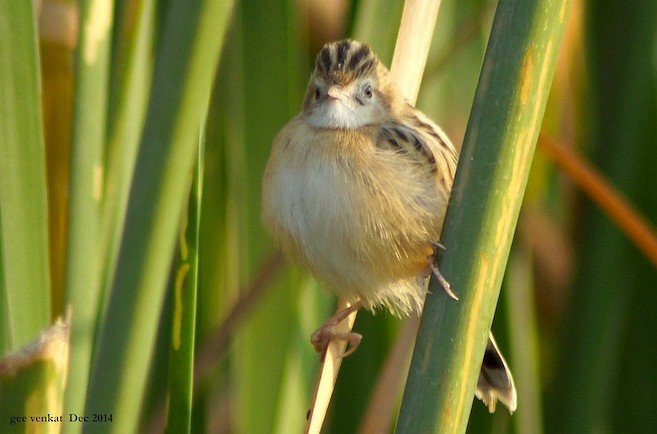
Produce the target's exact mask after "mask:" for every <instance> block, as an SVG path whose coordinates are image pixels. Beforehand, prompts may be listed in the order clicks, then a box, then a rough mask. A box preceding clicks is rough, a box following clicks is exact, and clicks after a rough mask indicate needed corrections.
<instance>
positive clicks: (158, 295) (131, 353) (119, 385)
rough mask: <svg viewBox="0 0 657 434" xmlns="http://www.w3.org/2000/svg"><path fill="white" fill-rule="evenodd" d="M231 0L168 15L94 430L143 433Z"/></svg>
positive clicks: (102, 350) (186, 4)
mask: <svg viewBox="0 0 657 434" xmlns="http://www.w3.org/2000/svg"><path fill="white" fill-rule="evenodd" d="M231 8H232V2H231V1H219V0H205V1H203V0H196V1H184V0H173V1H171V2H170V3H169V5H168V10H167V16H166V18H165V20H164V25H163V33H162V36H161V40H160V41H161V43H160V49H159V51H158V58H157V61H156V64H155V71H154V75H153V90H152V92H151V98H150V102H149V108H148V114H147V116H146V123H145V128H144V133H143V135H142V140H141V145H140V149H139V154H138V156H137V163H136V167H135V174H134V178H133V181H132V189H131V191H130V198H129V201H128V208H127V215H126V224H125V230H124V232H123V237H122V241H121V248H120V253H119V259H118V263H117V268H116V273H115V278H114V283H113V285H112V294H111V296H110V300H109V305H108V309H107V315H106V317H105V321H104V323H103V325H102V329H101V333H100V341H99V345H98V352H97V358H96V361H95V364H94V369H93V373H92V377H91V382H90V387H89V393H88V395H87V403H86V413H87V414H93V413H103V414H112V416H113V418H114V422H112V423H111V424H100V425H99V424H96V425H91V424H90V425H87V426H85V431H86V432H91V431H94V432H116V433H126V432H134V431H135V428H136V426H137V423H138V418H139V409H140V404H141V400H142V396H143V393H144V387H145V384H146V377H147V370H148V364H149V361H150V355H151V354H152V351H153V345H154V340H155V334H156V330H157V325H158V320H159V317H160V310H161V307H162V303H163V299H164V294H165V288H166V282H167V276H168V270H169V266H170V262H171V259H172V255H173V249H174V244H175V239H176V233H177V227H178V221H179V219H180V212H181V209H182V207H183V204H184V198H185V190H186V186H187V184H188V180H189V176H190V173H191V170H192V167H193V164H194V157H195V155H196V153H197V143H198V131H199V128H200V126H201V125H202V116H203V115H204V114H205V111H204V110H203V107H205V106H206V103H207V100H208V98H209V94H210V90H211V83H212V78H213V73H214V69H215V67H216V65H217V60H218V58H219V54H220V47H221V43H222V41H223V36H224V31H225V28H226V23H227V21H228V17H229V16H230V11H231Z"/></svg>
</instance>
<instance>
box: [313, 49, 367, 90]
mask: <svg viewBox="0 0 657 434" xmlns="http://www.w3.org/2000/svg"><path fill="white" fill-rule="evenodd" d="M379 64H380V62H379V59H378V58H377V57H376V55H375V54H374V52H373V51H372V50H371V49H370V47H369V46H367V44H364V43H362V42H358V41H353V40H351V39H343V40H342V41H337V42H331V43H328V44H326V45H324V48H322V50H321V51H320V52H319V54H317V58H316V60H315V72H316V73H317V74H319V75H320V76H321V77H322V78H323V79H324V80H325V81H326V83H340V84H343V85H346V84H349V83H351V82H352V81H354V80H357V79H358V78H360V77H363V76H366V75H371V74H374V73H376V71H377V67H378V66H379Z"/></svg>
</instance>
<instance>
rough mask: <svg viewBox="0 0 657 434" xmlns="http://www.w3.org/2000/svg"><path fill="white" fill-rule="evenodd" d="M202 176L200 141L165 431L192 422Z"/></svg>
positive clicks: (179, 432)
mask: <svg viewBox="0 0 657 434" xmlns="http://www.w3.org/2000/svg"><path fill="white" fill-rule="evenodd" d="M201 141H203V139H201ZM202 180H203V145H202V144H201V145H200V146H199V155H198V158H197V161H196V170H195V171H194V179H193V180H192V183H191V188H190V191H189V194H188V207H187V210H185V212H184V213H183V217H182V219H181V223H180V233H179V239H178V253H177V254H176V264H177V265H176V267H175V272H174V276H175V277H174V282H173V303H172V304H173V306H172V308H173V309H172V312H171V317H172V327H171V340H170V347H169V380H168V390H167V394H168V406H167V407H168V413H167V424H166V431H165V432H167V433H171V434H183V433H189V432H191V424H192V388H193V384H194V378H193V372H194V342H195V335H196V300H197V289H198V264H199V257H198V253H199V249H198V246H199V220H200V215H201V209H200V207H201V198H202V191H203V185H202Z"/></svg>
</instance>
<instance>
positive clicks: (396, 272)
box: [263, 121, 444, 302]
mask: <svg viewBox="0 0 657 434" xmlns="http://www.w3.org/2000/svg"><path fill="white" fill-rule="evenodd" d="M370 136H375V135H373V134H365V136H358V135H354V134H347V133H342V134H335V133H334V132H333V133H330V134H328V133H327V134H322V133H318V132H317V131H312V132H311V131H308V130H306V129H305V128H303V127H300V126H299V124H298V123H295V121H292V122H291V124H289V125H288V126H287V127H286V128H284V129H283V131H282V132H281V134H280V135H279V136H278V137H277V139H276V143H275V146H274V149H273V151H272V156H271V158H270V162H269V164H268V167H267V170H266V175H265V177H264V184H263V223H264V224H265V226H267V227H268V228H269V230H270V231H271V233H272V234H273V236H274V239H275V240H276V241H277V243H278V244H279V246H280V247H281V249H282V250H283V251H284V252H285V253H286V255H288V256H291V257H293V258H294V259H296V260H297V261H301V262H302V263H304V264H305V265H307V266H308V267H309V268H310V270H311V271H312V272H313V274H314V275H315V276H316V277H317V278H318V280H320V281H322V282H323V283H324V284H325V285H326V286H328V287H329V289H331V290H333V291H335V292H337V293H339V294H343V295H353V294H357V295H358V296H360V297H362V298H364V299H367V298H372V297H374V295H375V294H377V291H379V292H381V291H383V292H385V291H389V290H391V289H390V288H391V286H399V283H398V282H399V281H404V284H403V285H401V286H402V287H404V288H406V287H409V286H412V285H410V284H409V283H408V281H409V280H413V281H414V279H415V277H416V276H417V275H418V274H419V273H420V272H421V271H422V270H423V269H424V268H425V267H426V264H427V256H428V255H430V254H431V251H432V250H431V246H430V242H431V241H436V240H437V239H438V235H439V231H440V222H441V221H442V215H441V209H443V208H444V204H441V203H438V200H437V196H436V187H435V185H434V184H435V183H433V184H432V182H431V180H430V178H428V176H429V175H427V174H426V173H422V171H421V170H418V167H417V166H416V165H415V164H414V163H413V162H412V161H405V160H399V155H396V154H395V153H394V152H391V151H385V150H377V149H376V148H375V146H374V144H373V143H372V142H368V140H367V139H366V138H364V137H370ZM432 197H433V199H431V198H432ZM386 288H388V289H386ZM380 295H381V294H378V296H379V297H378V298H377V300H379V299H380ZM382 302H385V300H382Z"/></svg>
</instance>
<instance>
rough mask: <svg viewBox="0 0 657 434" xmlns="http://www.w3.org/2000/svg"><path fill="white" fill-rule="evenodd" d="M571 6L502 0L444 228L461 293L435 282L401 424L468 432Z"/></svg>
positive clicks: (450, 268)
mask: <svg viewBox="0 0 657 434" xmlns="http://www.w3.org/2000/svg"><path fill="white" fill-rule="evenodd" d="M568 6H569V1H568V0H521V1H514V0H502V1H500V3H499V5H498V8H497V12H496V15H495V19H494V22H493V28H492V31H491V37H490V40H489V44H488V48H487V51H486V56H485V58H484V64H483V68H482V72H481V76H480V80H479V85H478V88H477V93H476V95H475V101H474V105H473V108H472V113H471V117H470V120H469V123H468V129H467V132H466V137H465V141H464V145H463V149H462V152H461V157H460V161H459V167H458V170H457V174H456V180H455V185H454V190H453V192H452V197H451V202H450V208H449V210H448V213H447V217H446V221H445V226H444V230H443V240H442V241H443V243H444V244H445V246H446V248H447V251H446V253H445V254H444V260H442V262H441V270H442V272H443V273H444V275H445V276H446V277H447V279H448V280H449V281H450V282H451V283H452V287H453V288H454V289H455V291H456V292H457V293H458V295H459V297H460V300H459V301H458V302H454V301H452V300H451V299H449V297H447V296H446V295H445V293H444V291H443V290H442V289H441V288H440V285H438V284H437V282H435V281H432V283H431V289H430V291H431V294H430V295H429V296H428V297H427V301H426V305H425V309H424V313H423V317H422V325H421V327H420V331H419V335H418V342H417V345H416V348H415V352H414V354H413V360H412V364H411V371H410V373H409V377H408V382H407V385H406V390H405V393H404V400H403V402H402V408H401V413H400V417H399V421H398V425H397V430H396V432H397V433H420V432H440V433H462V432H465V429H466V427H467V422H468V416H469V413H470V408H471V405H472V399H473V398H472V397H473V393H474V390H475V384H476V381H477V377H478V374H479V369H480V366H481V361H482V357H483V354H484V348H485V345H486V340H487V336H488V330H489V329H490V325H491V322H492V318H493V314H494V311H495V306H496V303H497V299H498V296H499V288H500V284H501V281H502V277H503V274H504V269H505V265H506V260H507V257H508V254H509V248H510V245H511V240H512V237H513V232H514V229H515V224H516V221H517V217H518V212H519V209H520V205H521V202H522V197H523V193H524V189H525V185H526V181H527V176H528V173H529V166H530V163H531V160H532V156H533V152H534V147H535V143H536V140H537V137H538V133H539V128H540V124H541V120H542V117H543V111H544V108H545V103H546V101H547V96H548V92H549V90H550V85H551V82H552V75H553V71H554V66H555V63H556V59H557V54H558V52H559V48H560V45H561V38H562V34H563V29H564V25H565V22H566V17H567V12H568ZM519 405H520V406H522V403H520V404H519Z"/></svg>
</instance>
